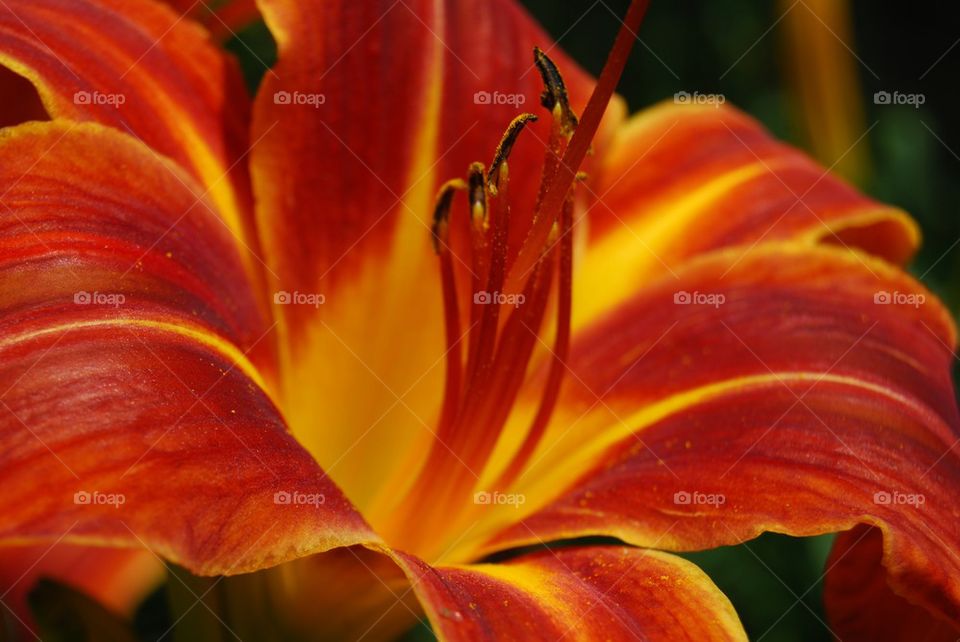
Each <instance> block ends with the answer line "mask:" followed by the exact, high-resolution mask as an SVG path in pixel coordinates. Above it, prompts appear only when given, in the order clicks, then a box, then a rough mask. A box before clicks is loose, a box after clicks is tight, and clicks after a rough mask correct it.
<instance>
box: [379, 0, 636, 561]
mask: <svg viewBox="0 0 960 642" xmlns="http://www.w3.org/2000/svg"><path fill="white" fill-rule="evenodd" d="M648 5H649V0H632V2H631V4H630V8H629V10H628V12H627V15H626V17H625V19H624V22H623V26H622V28H621V29H620V31H619V33H618V34H617V39H616V41H615V43H614V45H613V48H612V50H611V52H610V55H609V57H608V58H607V62H606V64H605V65H604V68H603V71H602V72H601V74H600V78H599V79H598V81H597V86H596V88H595V90H594V92H593V94H592V95H591V97H590V100H589V102H588V103H587V107H586V110H585V111H584V114H583V117H582V119H581V120H580V121H579V123H578V119H577V116H576V114H575V113H574V112H573V110H572V109H571V108H570V105H569V98H568V95H567V90H566V86H565V85H564V83H563V77H562V76H561V74H560V71H559V69H558V68H557V66H556V64H554V63H553V61H552V60H550V58H549V56H547V54H546V53H545V52H543V51H542V50H541V49H539V48H536V49H534V62H535V64H536V66H537V69H538V70H539V72H540V75H541V77H542V79H543V83H544V91H543V94H542V95H541V102H542V103H543V106H544V107H546V108H547V109H548V110H549V111H550V113H551V115H552V123H551V129H550V138H549V142H548V148H547V152H546V156H545V158H544V165H543V169H542V178H541V184H540V189H539V191H538V194H537V201H536V208H535V210H534V212H532V216H531V217H530V218H528V219H527V220H528V221H530V222H529V227H528V229H526V230H523V229H522V228H521V229H520V232H521V233H524V234H525V238H524V239H523V243H522V245H521V246H520V248H519V250H516V249H514V251H513V252H511V251H510V249H509V247H508V241H509V226H510V203H509V198H508V186H509V176H510V173H509V166H508V158H509V156H510V153H511V151H512V150H513V147H514V144H515V143H516V141H517V138H518V136H519V135H520V132H521V131H522V130H523V128H524V127H525V126H526V124H527V123H528V122H531V121H533V120H536V116H534V115H533V114H526V113H524V114H520V115H518V116H517V117H516V118H514V119H513V121H512V122H511V123H510V125H509V126H508V127H507V130H506V132H505V133H504V135H503V138H502V139H501V141H500V143H499V145H498V146H497V148H496V151H495V153H494V156H493V161H492V162H491V164H490V167H489V169H488V170H486V171H485V170H484V167H483V165H482V164H480V163H473V164H472V165H471V166H470V168H469V171H468V177H467V180H466V182H464V181H450V182H448V183H446V184H445V185H444V186H443V187H442V188H441V189H440V192H439V193H438V195H437V204H436V208H435V210H434V221H433V227H432V230H433V231H432V233H433V242H434V249H435V250H436V252H437V254H438V256H439V258H440V269H441V278H442V283H443V296H444V323H445V329H446V343H447V377H446V383H445V388H444V401H443V406H442V408H441V414H440V418H439V423H440V426H439V430H438V434H437V437H438V438H437V439H436V440H435V441H434V442H433V443H432V445H431V448H430V452H429V453H428V455H427V457H426V460H425V462H424V464H423V468H422V469H421V474H420V475H418V477H417V479H416V481H415V482H414V483H413V485H412V487H411V488H410V490H409V491H408V492H407V494H406V495H405V496H404V497H403V500H402V506H400V512H399V513H398V514H404V515H409V514H410V513H411V511H413V512H415V513H416V515H417V519H416V520H415V523H413V524H411V523H410V522H409V521H408V520H404V521H402V522H401V521H393V520H388V521H387V526H388V527H387V529H386V531H387V533H388V537H389V539H390V541H391V543H392V544H394V545H397V546H400V547H402V548H410V549H412V550H416V551H417V552H418V553H419V554H421V555H427V556H429V555H430V554H439V553H440V551H431V550H419V549H422V547H423V546H424V543H425V542H427V541H428V538H427V537H426V536H427V535H428V534H429V535H431V537H430V538H429V541H434V542H438V545H440V544H443V540H442V538H441V539H440V540H438V538H437V537H436V535H437V531H442V532H443V533H448V532H451V531H452V530H455V529H457V528H458V527H460V526H462V520H464V519H466V515H467V514H468V511H465V510H464V503H465V502H467V501H469V500H468V497H469V493H470V492H471V491H472V490H475V488H474V487H475V484H476V481H477V479H476V477H477V476H478V475H480V474H482V473H483V472H484V470H485V469H487V466H488V464H489V461H488V460H489V458H490V455H491V454H492V453H493V451H494V449H495V448H496V447H497V443H498V441H499V438H500V435H501V432H502V430H503V426H504V425H505V424H506V422H507V421H508V420H509V418H510V415H511V412H512V410H513V407H514V405H515V402H516V399H517V396H518V394H519V390H520V388H521V387H522V386H523V384H524V380H525V378H526V376H527V367H528V364H529V362H530V359H531V357H532V355H533V354H534V350H535V349H536V347H537V346H536V344H537V342H538V341H539V337H540V335H541V331H542V327H541V326H542V325H543V320H544V316H545V314H546V309H547V304H548V301H549V299H550V293H551V286H552V283H553V281H554V279H553V274H554V272H556V274H557V279H556V282H557V304H556V324H555V325H556V327H555V333H556V334H555V337H554V344H553V347H552V357H551V360H550V365H549V369H548V371H547V375H546V381H545V382H544V388H543V391H542V395H541V398H540V402H539V405H538V407H537V411H536V414H535V415H534V417H533V419H532V421H531V423H530V425H529V427H528V429H527V432H526V433H525V434H524V435H523V440H522V442H521V443H520V446H519V447H518V448H517V450H516V451H515V452H514V453H513V456H512V457H511V458H510V460H509V462H508V463H507V464H506V466H504V468H503V470H502V472H501V473H500V475H499V477H498V478H497V480H496V484H497V486H496V488H499V489H505V488H507V487H509V486H512V485H515V484H516V482H517V480H518V479H520V477H521V475H522V474H523V472H524V471H525V470H527V468H528V467H529V462H530V459H531V457H532V455H533V454H534V452H535V451H536V450H537V447H538V446H539V444H540V443H541V441H542V438H543V436H544V434H545V432H546V429H547V426H548V424H549V420H550V417H551V415H552V414H553V412H554V409H555V407H556V404H557V399H558V397H559V394H560V388H561V385H562V382H563V377H564V374H565V370H566V368H567V359H568V354H569V351H570V324H571V315H572V289H573V227H574V221H573V218H574V217H573V212H574V198H573V184H574V181H575V180H578V179H579V180H583V177H584V176H583V174H582V173H581V172H579V167H580V164H581V163H582V162H583V159H584V157H585V155H586V154H587V152H588V149H589V147H590V143H591V140H592V139H593V137H594V135H595V134H596V131H597V129H598V127H599V125H600V119H601V117H602V115H603V112H604V111H605V109H606V106H607V104H608V103H609V101H610V98H611V96H612V95H613V91H614V89H615V87H616V84H617V81H618V79H619V77H620V75H621V74H622V72H623V68H624V65H625V63H626V58H627V56H628V54H629V53H630V50H631V49H632V47H633V42H634V38H635V32H636V30H637V28H638V27H639V24H640V21H641V20H642V18H643V15H644V13H645V12H646V9H647V6H648ZM526 169H527V168H524V170H526ZM457 190H465V191H466V192H467V197H468V204H469V216H468V217H466V225H467V228H468V230H467V231H468V235H469V239H470V251H471V268H472V272H473V275H472V278H471V284H472V293H471V295H472V299H471V304H470V318H471V327H470V338H469V347H468V349H467V360H466V364H465V366H464V364H462V351H461V350H460V348H459V345H458V342H459V340H460V331H461V324H460V309H459V303H460V302H459V301H458V297H457V287H456V276H457V275H456V273H455V270H454V266H453V262H452V252H451V251H450V248H449V240H450V212H451V208H452V204H453V196H454V192H455V191H457ZM525 218H526V217H525ZM515 234H516V231H515ZM511 254H512V256H511ZM511 293H512V294H511ZM517 293H519V296H522V297H523V298H522V299H520V300H519V304H518V305H516V307H514V308H513V309H510V307H509V306H507V305H504V303H505V301H503V300H501V297H504V296H505V295H506V296H518V294H517ZM507 302H509V300H508V301H507ZM501 314H506V315H507V316H506V319H505V320H501V318H500V317H501ZM487 470H488V469H487ZM427 497H429V502H425V501H424V500H425V498H427Z"/></svg>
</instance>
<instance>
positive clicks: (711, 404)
mask: <svg viewBox="0 0 960 642" xmlns="http://www.w3.org/2000/svg"><path fill="white" fill-rule="evenodd" d="M644 4H645V3H643V2H634V3H633V4H632V5H631V8H630V10H629V12H628V14H627V16H626V18H625V23H626V24H625V27H624V29H623V30H622V31H621V33H620V36H618V40H617V43H616V44H615V45H614V47H613V50H612V53H611V56H610V59H609V61H608V64H607V67H605V69H604V72H603V74H601V76H600V79H599V80H598V81H596V82H595V81H594V80H593V79H591V78H590V77H588V76H587V75H586V74H585V73H583V72H582V71H581V70H580V69H579V68H578V67H577V66H576V65H575V63H573V62H572V61H571V60H570V59H568V58H567V57H566V56H564V55H563V54H562V52H560V51H559V50H558V49H556V48H555V47H552V46H550V40H549V38H548V37H547V36H546V34H545V33H544V32H543V31H542V30H541V29H540V28H539V27H538V26H536V25H535V24H534V23H533V22H532V21H531V19H530V18H529V17H528V16H527V15H526V14H525V13H524V12H523V11H522V10H521V9H520V8H518V7H517V6H515V4H514V3H513V2H511V0H487V1H485V2H481V1H479V0H458V1H456V2H454V1H452V0H451V1H445V0H400V1H398V2H392V1H389V0H383V1H380V0H260V2H259V9H260V12H261V14H262V16H263V18H264V19H265V21H266V24H267V26H268V27H269V29H270V31H271V32H272V34H273V36H274V38H275V39H276V41H277V43H278V50H279V60H278V62H277V63H276V65H275V66H274V67H273V68H272V69H270V70H269V71H268V72H267V74H266V76H265V78H264V80H263V83H262V85H261V87H260V89H259V91H258V92H257V95H256V97H255V98H254V99H253V101H252V106H251V104H250V100H249V98H248V97H247V95H246V93H245V90H244V88H243V85H242V82H241V80H240V77H239V74H238V70H237V67H236V65H235V64H234V62H233V61H232V60H231V59H230V58H229V57H228V55H227V54H225V53H224V52H223V51H222V50H221V49H220V48H219V47H218V46H217V45H216V44H215V43H214V42H213V41H212V40H211V38H210V37H209V35H208V32H207V31H205V30H204V29H203V28H201V27H200V26H199V25H198V24H196V23H194V22H193V21H192V20H191V19H189V18H184V19H181V17H180V16H179V15H178V14H177V13H176V12H175V11H174V10H173V9H171V8H170V7H169V6H166V5H162V4H160V3H157V2H154V1H152V0H3V2H0V64H2V66H3V67H5V68H6V70H8V71H5V72H4V74H5V75H3V76H0V86H2V87H3V90H4V96H3V104H2V106H0V124H3V125H5V126H6V127H5V128H4V129H2V130H0V206H2V207H0V216H2V219H0V220H2V225H0V248H2V252H0V310H2V313H0V382H2V385H0V402H2V404H0V427H2V433H0V461H2V469H0V470H2V481H3V493H2V494H0V511H2V512H0V514H2V515H3V519H2V522H0V538H2V542H3V544H4V552H3V556H2V558H3V572H2V573H3V577H4V578H9V579H8V581H7V585H8V586H9V587H10V588H9V589H8V588H6V587H4V590H6V591H7V592H6V593H4V594H3V596H4V607H5V612H6V614H7V619H8V620H11V621H14V622H15V623H16V621H18V620H19V622H20V624H19V625H18V626H20V627H21V628H24V629H26V628H29V626H30V625H29V622H28V620H27V618H26V617H25V616H24V615H23V614H22V613H21V612H20V610H19V609H18V607H17V604H15V603H13V602H15V600H12V598H13V597H15V596H17V595H20V594H21V592H22V591H23V590H25V588H28V584H29V583H30V582H31V581H32V580H31V578H33V577H35V576H37V575H39V574H46V575H52V576H55V577H60V578H61V579H63V580H64V581H67V582H71V583H73V584H74V585H77V586H81V587H83V588H84V589H85V590H87V591H89V592H91V593H93V594H94V595H97V596H98V597H100V598H101V599H103V600H105V601H106V602H107V603H108V604H109V605H110V606H113V607H115V608H118V609H122V608H125V606H128V605H129V602H130V600H132V599H134V596H141V595H142V594H143V593H142V590H140V591H139V592H138V590H137V589H135V588H133V587H134V586H135V585H137V583H138V580H139V581H140V582H141V583H142V582H143V581H144V580H145V579H148V578H149V579H152V578H153V577H154V574H153V573H154V570H155V568H156V566H157V563H156V560H157V559H161V558H162V559H164V560H167V561H170V562H173V563H176V564H178V565H181V566H183V567H185V568H186V569H188V570H190V571H191V572H193V573H195V574H198V575H237V574H245V573H252V572H254V571H263V570H264V569H269V570H267V571H265V572H263V573H259V574H255V575H251V576H250V578H260V579H258V580H257V581H259V582H262V583H261V584H258V585H257V586H259V587H260V590H259V592H256V593H255V592H254V591H253V590H252V589H251V591H249V592H248V594H247V595H246V596H245V599H246V600H247V601H246V602H245V603H244V604H245V605H246V606H245V607H244V608H248V609H251V612H257V613H259V612H261V611H258V610H257V609H262V612H264V613H269V614H270V615H269V617H270V618H271V619H270V622H269V628H270V629H271V630H274V631H280V630H281V629H282V630H283V631H285V632H287V633H289V634H290V635H291V636H300V637H307V638H320V639H341V640H352V639H360V638H362V639H372V638H374V637H378V636H389V635H392V634H396V633H398V632H400V631H402V630H403V629H404V628H405V627H409V626H410V624H411V622H412V621H415V620H413V618H414V617H418V616H419V615H420V614H424V615H425V616H426V617H427V618H428V619H429V622H430V624H431V626H432V628H433V631H434V632H435V634H436V635H437V636H438V637H439V638H440V639H443V640H456V641H460V640H549V641H553V640H558V639H564V638H570V639H578V640H627V639H642V640H698V641H701V640H743V639H745V634H744V631H743V629H742V626H741V624H740V622H739V620H738V618H737V615H736V613H735V612H734V610H733V607H732V606H731V604H730V602H729V601H728V600H727V599H726V597H725V596H724V595H723V594H722V593H721V592H720V591H719V590H718V589H717V588H716V586H715V585H714V584H713V583H712V582H711V580H710V579H709V578H708V577H707V576H706V575H705V574H704V573H703V572H702V571H701V570H699V569H698V568H697V567H696V566H695V565H694V564H692V563H691V562H689V561H686V560H685V559H683V558H681V557H679V556H677V555H675V554H674V553H676V552H682V551H694V550H702V549H708V548H713V547H717V546H724V545H730V544H735V543H739V542H743V541H745V540H748V539H751V538H754V537H756V536H758V535H759V534H761V533H763V532H765V531H772V532H778V533H788V534H793V535H797V536H809V535H814V534H821V533H833V532H839V533H840V535H839V536H838V538H837V539H836V543H835V545H834V550H833V553H832V555H831V557H830V560H829V561H828V567H827V571H826V579H825V599H826V609H827V613H828V616H829V625H830V627H831V630H832V631H833V632H834V634H835V635H836V636H837V637H838V638H841V639H843V640H917V639H925V640H933V639H936V640H947V639H950V640H952V639H955V638H956V636H957V635H958V633H957V630H958V626H960V558H958V550H960V519H958V509H957V504H956V497H957V493H958V491H960V461H958V453H957V451H956V449H955V448H954V446H955V444H956V442H957V440H958V437H960V433H958V429H960V418H958V413H957V406H956V402H955V397H954V392H953V385H952V381H951V376H950V367H951V365H952V350H953V348H954V345H955V339H956V336H955V328H954V326H953V323H952V321H951V319H950V317H949V315H948V313H947V312H946V310H945V309H944V308H943V307H942V305H941V304H940V303H939V302H938V301H937V300H936V298H935V297H934V296H933V295H932V294H930V293H929V292H928V291H927V290H925V289H924V288H923V286H922V285H921V284H920V283H918V282H917V281H916V280H914V279H913V278H911V277H910V276H908V275H907V274H906V273H905V272H904V271H903V270H902V266H903V265H904V264H905V263H906V262H907V261H908V260H909V259H910V257H911V256H912V255H913V253H914V251H915V250H916V248H917V245H918V242H919V234H918V230H917V227H916V225H915V223H914V222H913V221H912V220H911V219H910V218H909V217H908V216H907V215H906V214H904V213H903V212H901V211H900V210H898V209H896V208H893V207H890V206H886V205H883V204H880V203H877V202H874V201H871V200H870V199H868V198H866V197H864V196H863V195H861V194H859V193H857V192H856V191H855V190H853V189H852V188H850V187H849V186H847V185H845V184H844V183H842V182H841V181H840V180H838V179H837V178H835V177H834V176H831V175H830V174H829V173H827V172H825V171H824V170H823V169H822V168H820V167H818V166H817V165H816V164H815V163H813V162H812V161H810V160H809V159H808V158H807V157H806V156H804V155H803V154H801V153H799V152H798V151H796V150H794V149H791V148H790V147H787V146H786V145H784V144H781V143H779V142H777V141H775V140H773V139H772V138H771V137H770V136H769V134H767V133H766V132H765V131H764V130H763V129H762V128H761V127H760V126H759V125H758V124H757V123H756V122H755V121H754V120H752V119H751V118H749V117H748V116H746V115H744V114H742V113H740V112H738V111H736V110H735V109H733V108H731V107H729V106H727V105H717V104H676V103H673V102H672V103H669V104H666V103H665V104H661V105H657V106H655V107H652V108H650V109H648V110H646V111H643V112H641V113H639V114H636V115H634V116H631V117H627V116H626V115H625V113H624V111H625V110H624V107H623V104H622V101H620V100H619V99H618V98H615V97H614V98H613V99H612V101H611V100H610V93H611V92H612V91H613V88H614V85H615V84H616V81H617V78H618V76H619V74H620V71H621V70H622V65H623V62H624V59H625V56H626V53H627V52H628V51H629V46H630V44H631V42H632V40H633V35H632V32H633V31H634V30H635V29H636V28H637V25H639V21H640V18H641V16H642V13H643V10H644V8H645V7H644ZM535 46H539V47H541V48H542V51H541V50H536V53H535V54H534V57H533V58H531V51H534V47H535ZM31 87H32V89H31ZM591 96H593V98H591V99H590V102H589V105H588V98H590V97H591ZM608 102H609V104H608ZM681 102H682V101H681ZM541 105H542V106H543V107H544V108H545V109H544V108H541ZM604 111H605V115H604V116H603V119H602V122H601V114H603V113H604ZM534 117H538V118H537V120H534ZM521 130H522V131H521ZM504 132H506V134H504ZM595 133H596V135H595V136H594V134H595ZM591 139H592V153H591V154H587V153H586V152H587V151H588V150H587V146H588V144H590V143H591ZM477 161H481V162H482V163H483V164H478V163H477ZM581 161H583V162H582V163H581ZM581 171H582V173H581V174H579V175H578V176H576V177H575V176H574V173H575V172H581ZM438 193H439V196H438ZM593 536H601V537H603V538H604V539H602V540H600V541H602V542H604V543H602V544H597V543H591V544H587V543H584V538H587V537H593ZM591 541H592V542H596V541H598V540H591ZM556 543H565V544H568V545H565V546H562V547H555V546H550V547H547V546H544V545H545V544H556ZM531 548H532V549H533V550H532V552H531ZM125 549H129V550H125ZM78 560H80V561H78ZM91 560H92V561H91ZM8 602H10V604H8ZM14 618H15V619H14ZM26 636H27V639H31V638H30V637H29V634H26Z"/></svg>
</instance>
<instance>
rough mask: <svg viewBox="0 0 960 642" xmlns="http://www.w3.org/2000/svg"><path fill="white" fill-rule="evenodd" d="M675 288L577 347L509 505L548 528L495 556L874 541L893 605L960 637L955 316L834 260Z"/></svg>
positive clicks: (823, 255) (739, 260) (904, 279)
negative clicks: (585, 541) (774, 535)
mask: <svg viewBox="0 0 960 642" xmlns="http://www.w3.org/2000/svg"><path fill="white" fill-rule="evenodd" d="M677 276H678V278H677V279H674V278H672V277H669V276H668V277H665V278H663V279H660V280H659V281H657V282H656V283H655V284H651V285H650V287H648V288H645V289H644V290H643V291H641V292H640V293H638V294H637V295H636V296H635V297H634V299H633V300H632V301H630V302H629V303H628V304H626V305H624V306H622V307H621V308H619V309H617V310H616V311H615V313H613V314H611V315H609V316H607V317H606V318H604V319H603V320H601V321H598V322H597V323H596V324H594V325H593V326H591V327H590V328H589V329H587V330H584V331H582V332H581V333H579V334H578V335H577V336H576V337H575V339H574V342H573V348H572V354H571V358H570V361H569V366H570V369H571V373H570V376H569V377H568V378H567V381H566V385H565V387H564V389H563V391H562V395H561V399H562V402H561V406H560V408H558V411H557V414H556V416H555V418H554V420H553V421H552V426H551V428H550V431H549V432H548V434H547V436H546V437H545V439H544V443H543V446H542V447H541V449H540V451H539V453H537V454H536V455H535V456H534V459H533V462H534V463H533V464H532V465H531V467H530V468H529V469H528V471H527V472H526V473H525V476H524V477H523V478H522V479H521V480H520V481H519V482H518V485H517V487H516V488H515V489H503V490H505V491H510V492H518V493H523V494H524V495H525V497H526V500H527V506H529V507H530V511H533V514H532V515H530V516H528V517H526V519H524V520H523V521H522V522H521V523H519V524H516V525H513V526H511V527H510V528H508V529H507V532H506V533H505V534H502V535H501V536H499V537H498V538H496V541H495V543H494V545H492V546H491V550H492V549H493V548H499V547H505V546H515V545H521V544H529V543H536V542H537V541H539V540H541V539H542V540H545V541H550V540H552V539H557V538H571V537H579V536H584V535H591V534H607V535H613V536H617V537H620V538H622V539H624V540H625V541H628V542H630V543H634V544H637V545H643V546H653V545H654V541H657V542H659V546H660V547H663V548H667V549H670V550H699V549H706V548H713V547H716V546H720V545H725V544H733V543H737V542H741V541H744V540H746V539H749V538H752V537H755V536H756V535H758V534H760V533H761V532H763V531H775V532H783V533H790V534H795V535H813V534H818V533H825V532H834V531H839V530H846V529H849V528H851V527H853V526H854V525H856V524H858V523H869V524H873V525H875V526H877V527H879V528H880V529H881V530H882V531H883V533H884V536H885V555H884V566H885V567H886V569H887V572H888V574H889V582H890V584H891V586H892V587H893V589H894V590H895V591H896V592H897V593H899V594H902V595H904V596H906V597H908V599H910V600H911V601H913V602H918V603H922V604H924V605H925V606H926V607H927V608H929V609H931V610H933V611H935V612H938V613H940V614H941V615H943V616H944V617H947V618H952V619H953V621H954V622H956V621H958V620H960V618H958V605H960V580H958V578H960V560H958V559H957V558H956V557H955V555H954V554H953V552H954V551H956V550H958V548H960V526H958V525H960V519H958V517H960V513H958V509H957V506H956V502H955V501H954V500H953V499H952V498H953V497H955V496H956V493H957V491H958V489H960V461H958V455H957V452H956V450H955V449H954V446H955V445H956V441H957V438H958V435H960V433H958V426H960V420H958V415H957V408H956V402H955V399H954V392H953V387H952V384H951V379H950V366H951V363H952V353H951V350H952V346H953V345H954V341H955V331H954V328H953V325H952V322H951V320H950V317H949V314H948V313H947V312H946V311H945V310H944V309H943V307H942V306H941V305H940V303H939V302H938V301H937V300H936V299H935V298H934V297H933V295H931V294H930V293H929V292H927V291H926V290H924V289H923V288H922V286H920V285H919V284H918V283H917V282H915V281H914V280H913V279H911V278H910V277H908V276H906V275H905V274H903V273H902V272H900V271H899V270H898V269H896V268H893V267H891V266H890V265H889V264H886V263H884V262H882V261H880V260H877V259H872V258H870V257H867V256H866V255H858V254H853V253H851V252H848V251H846V250H842V249H838V248H833V247H816V246H805V245H798V244H769V243H768V244H764V245H763V246H762V247H758V248H757V249H756V250H754V251H752V252H748V253H744V252H743V250H742V249H732V250H728V251H724V252H717V253H714V254H709V255H706V256H704V257H701V258H700V259H698V260H696V261H693V262H691V263H689V264H688V265H687V267H686V268H684V269H683V270H682V271H681V272H679V273H678V275H677ZM571 480H575V481H573V482H571ZM564 489H566V490H564ZM551 497H552V498H555V499H552V500H551V499H549V498H551ZM545 503H546V506H544V504H545ZM511 510H512V507H504V509H503V510H502V511H501V518H502V520H503V521H504V523H507V522H509V521H515V520H516V518H515V517H511V516H510V511H511ZM668 530H669V534H668V535H663V533H664V532H666V531H668Z"/></svg>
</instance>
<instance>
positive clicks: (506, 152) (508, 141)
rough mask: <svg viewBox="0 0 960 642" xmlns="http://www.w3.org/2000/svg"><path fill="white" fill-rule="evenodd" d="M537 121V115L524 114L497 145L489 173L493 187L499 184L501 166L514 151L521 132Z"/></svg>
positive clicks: (489, 181)
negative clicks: (527, 125) (528, 124)
mask: <svg viewBox="0 0 960 642" xmlns="http://www.w3.org/2000/svg"><path fill="white" fill-rule="evenodd" d="M535 120H537V117H536V115H535V114H531V113H528V112H524V113H522V114H520V115H519V116H517V117H516V118H514V119H513V120H512V121H511V122H510V125H509V126H508V127H507V131H506V133H504V135H503V138H502V139H501V140H500V144H499V145H497V151H496V152H494V154H493V162H492V163H490V170H489V171H488V172H487V182H488V183H490V184H491V185H496V184H497V178H498V177H497V175H498V174H499V172H500V165H502V164H503V163H504V162H505V161H506V160H507V157H508V156H510V152H511V151H513V145H514V143H516V142H517V137H518V136H520V132H521V131H523V128H524V127H525V126H526V124H527V123H529V122H533V121H535Z"/></svg>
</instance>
